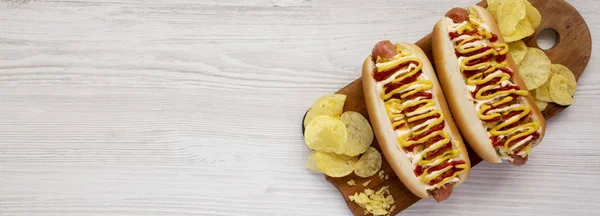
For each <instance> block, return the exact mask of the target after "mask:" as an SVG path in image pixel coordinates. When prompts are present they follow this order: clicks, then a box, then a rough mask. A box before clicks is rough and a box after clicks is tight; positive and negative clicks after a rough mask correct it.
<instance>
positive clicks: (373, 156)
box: [354, 147, 382, 178]
mask: <svg viewBox="0 0 600 216" xmlns="http://www.w3.org/2000/svg"><path fill="white" fill-rule="evenodd" d="M381 162H382V159H381V154H380V153H379V152H378V151H377V149H375V148H373V147H369V149H368V150H367V151H366V152H365V153H364V154H363V155H362V156H360V159H358V162H357V163H356V164H355V165H354V173H355V174H356V175H357V176H360V177H363V178H367V177H371V176H373V175H375V173H377V172H379V169H381Z"/></svg>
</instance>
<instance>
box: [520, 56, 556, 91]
mask: <svg viewBox="0 0 600 216" xmlns="http://www.w3.org/2000/svg"><path fill="white" fill-rule="evenodd" d="M551 64H552V63H551V62H550V59H549V58H548V56H547V55H546V53H544V51H542V50H540V49H537V48H531V47H530V48H527V55H525V58H523V61H521V63H520V64H519V74H520V75H521V78H523V82H524V83H525V86H527V89H529V90H532V89H536V88H538V87H540V86H541V85H542V84H544V83H545V82H546V81H547V80H548V78H549V77H550V65H551ZM536 93H537V92H536Z"/></svg>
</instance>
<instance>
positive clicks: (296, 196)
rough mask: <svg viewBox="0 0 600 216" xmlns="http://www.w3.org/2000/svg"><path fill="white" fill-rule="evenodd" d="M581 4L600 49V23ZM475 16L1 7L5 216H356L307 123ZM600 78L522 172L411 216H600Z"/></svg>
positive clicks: (472, 181)
mask: <svg viewBox="0 0 600 216" xmlns="http://www.w3.org/2000/svg"><path fill="white" fill-rule="evenodd" d="M569 2H570V3H571V4H573V6H574V7H575V8H577V9H578V10H579V11H580V12H581V13H582V15H583V17H584V18H585V19H586V21H587V22H588V25H589V26H590V30H591V34H592V36H597V35H599V34H600V28H598V27H599V24H600V21H599V20H600V19H599V18H600V17H599V16H600V15H598V14H600V13H599V12H600V5H599V4H597V2H596V1H595V0H572V1H569ZM472 3H473V1H471V0H468V1H467V0H422V1H405V0H404V1H384V0H373V1H359V0H340V1H316V0H310V1H308V0H219V1H217V0H205V1H194V0H155V1H143V0H119V1H109V0H89V1H83V0H71V1H58V0H54V1H52V0H48V1H45V0H8V1H7V0H3V1H0V215H2V216H41V215H43V216H54V215H60V216H79V215H85V216H88V215H89V216H92V215H93V216H98V215H106V216H109V215H110V216H123V215H127V216H130V215H131V216H133V215H148V216H187V215H350V214H351V212H350V211H349V210H348V207H347V206H346V204H345V202H344V200H343V199H341V197H340V195H339V192H338V191H337V190H336V189H335V188H334V187H333V186H332V185H331V184H330V183H328V182H327V181H326V180H324V179H323V177H322V175H319V174H315V173H312V172H310V171H308V170H307V169H306V168H305V167H304V162H305V158H306V156H307V155H308V149H307V148H306V147H305V145H304V144H303V139H302V136H301V134H300V133H299V132H298V131H300V125H299V124H298V122H300V121H301V119H302V115H303V113H304V111H305V110H306V109H307V108H308V107H310V105H311V104H312V103H313V102H314V101H315V100H316V99H317V98H318V97H320V96H321V95H323V94H326V93H331V92H335V91H337V90H338V89H340V88H342V87H344V86H345V85H346V84H348V83H350V82H352V81H353V80H355V79H356V78H357V77H358V76H360V67H361V63H362V60H364V57H365V53H368V52H369V51H370V48H371V46H372V45H373V44H374V43H376V42H377V41H378V40H380V39H383V38H385V39H394V40H402V41H417V40H418V39H419V38H421V37H422V36H423V35H426V34H427V33H429V32H430V31H431V28H432V26H433V24H434V23H435V22H436V21H437V20H438V18H439V16H440V15H441V14H443V13H444V12H445V11H446V10H447V9H448V8H451V7H454V6H464V5H468V4H472ZM373 11H378V13H374V12H373ZM592 43H593V44H594V45H593V51H592V52H593V53H598V52H599V51H600V50H599V49H598V48H597V47H599V46H598V44H597V42H596V41H592ZM598 69H600V58H599V57H598V56H596V55H593V56H592V57H591V58H590V63H589V65H588V67H587V68H586V72H585V73H584V74H583V76H582V77H581V78H580V80H579V84H580V87H579V89H578V91H577V93H576V95H575V101H576V102H575V104H574V105H572V106H570V107H569V108H568V109H566V110H565V111H564V112H562V113H561V114H559V115H557V116H556V117H555V118H554V119H552V121H550V122H549V125H548V131H547V135H546V137H545V138H544V143H543V144H542V145H540V147H539V148H537V149H536V152H535V154H534V155H533V156H532V160H530V161H529V163H528V165H527V166H526V167H523V168H520V169H513V168H512V167H510V166H503V165H500V166H492V165H490V164H486V163H482V164H480V165H478V166H477V167H475V168H474V170H473V172H472V174H471V176H470V177H469V180H468V181H469V182H468V184H464V185H462V186H461V187H460V188H458V189H457V190H456V191H455V194H454V195H453V197H452V199H450V200H448V202H446V203H443V204H441V205H438V204H435V203H434V202H433V201H430V200H423V201H420V202H418V203H416V204H415V205H413V206H411V207H410V208H408V209H406V210H405V211H403V213H402V214H403V215H466V216H470V215H473V216H475V215H540V216H541V215H571V214H577V215H595V214H597V213H598V209H599V207H600V204H599V203H598V202H597V201H596V200H598V199H599V198H600V195H598V193H596V191H598V190H600V186H598V179H599V178H600V147H598V145H597V143H598V142H599V141H600V133H599V132H598V130H597V129H596V124H597V123H600V114H599V113H597V112H591V111H593V110H594V109H593V107H595V106H598V105H600V96H599V95H600V87H598V84H599V83H600V73H594V72H593V71H595V70H598ZM507 197H509V198H511V199H507Z"/></svg>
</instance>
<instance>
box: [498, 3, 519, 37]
mask: <svg viewBox="0 0 600 216" xmlns="http://www.w3.org/2000/svg"><path fill="white" fill-rule="evenodd" d="M496 15H497V17H498V28H499V29H500V32H501V33H502V35H512V34H514V33H515V32H516V30H517V24H519V21H521V20H523V19H524V18H525V16H526V8H525V4H524V3H523V1H522V0H504V1H502V2H501V3H500V5H499V6H498V9H497V11H496Z"/></svg>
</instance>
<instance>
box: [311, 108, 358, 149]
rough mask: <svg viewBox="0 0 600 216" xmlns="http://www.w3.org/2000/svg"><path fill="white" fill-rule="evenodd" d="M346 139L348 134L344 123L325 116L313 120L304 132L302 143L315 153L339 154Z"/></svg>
mask: <svg viewBox="0 0 600 216" xmlns="http://www.w3.org/2000/svg"><path fill="white" fill-rule="evenodd" d="M347 139H348V132H347V131H346V126H345V125H344V123H343V122H342V121H340V120H338V119H335V118H333V117H330V116H326V115H322V116H318V117H316V118H314V119H313V120H312V121H311V122H310V123H308V125H307V126H306V131H305V132H304V142H306V145H307V146H308V147H309V148H310V149H312V150H316V151H323V152H333V153H337V154H341V153H342V151H343V149H342V146H344V145H345V144H346V140H347Z"/></svg>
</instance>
